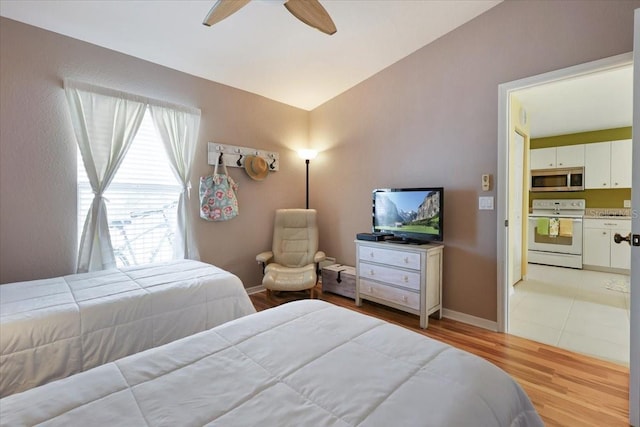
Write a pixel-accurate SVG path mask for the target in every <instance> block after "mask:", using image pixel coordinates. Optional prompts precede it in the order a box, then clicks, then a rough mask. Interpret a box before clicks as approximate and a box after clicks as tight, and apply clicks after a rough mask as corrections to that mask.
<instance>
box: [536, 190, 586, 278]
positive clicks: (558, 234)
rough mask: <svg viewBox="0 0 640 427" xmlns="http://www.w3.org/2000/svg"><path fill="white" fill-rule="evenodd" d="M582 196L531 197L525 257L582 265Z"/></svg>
mask: <svg viewBox="0 0 640 427" xmlns="http://www.w3.org/2000/svg"><path fill="white" fill-rule="evenodd" d="M583 216H584V200H534V201H533V211H532V213H531V214H530V215H529V227H528V229H529V233H528V236H527V238H528V249H529V250H528V260H529V262H532V263H536V264H546V265H557V266H562V267H571V268H582V238H583V224H582V220H583Z"/></svg>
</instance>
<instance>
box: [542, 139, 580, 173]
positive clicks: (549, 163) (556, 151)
mask: <svg viewBox="0 0 640 427" xmlns="http://www.w3.org/2000/svg"><path fill="white" fill-rule="evenodd" d="M584 155H585V145H584V144H579V145H566V146H562V147H551V148H537V149H534V150H531V157H530V162H531V169H558V168H573V167H581V166H584V165H585V157H584Z"/></svg>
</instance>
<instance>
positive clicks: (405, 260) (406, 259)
mask: <svg viewBox="0 0 640 427" xmlns="http://www.w3.org/2000/svg"><path fill="white" fill-rule="evenodd" d="M404 263H405V264H409V257H408V256H406V257H404Z"/></svg>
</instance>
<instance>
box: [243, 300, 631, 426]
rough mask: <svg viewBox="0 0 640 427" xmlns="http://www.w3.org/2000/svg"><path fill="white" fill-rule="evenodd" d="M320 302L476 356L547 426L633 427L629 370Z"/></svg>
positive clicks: (443, 324) (348, 303)
mask: <svg viewBox="0 0 640 427" xmlns="http://www.w3.org/2000/svg"><path fill="white" fill-rule="evenodd" d="M308 295H309V294H308V293H304V292H282V293H275V294H274V296H273V297H272V298H271V299H268V298H267V297H266V293H265V292H264V291H263V292H258V293H255V294H252V295H250V297H251V300H252V302H253V304H254V306H255V307H256V310H258V311H260V310H265V309H267V308H271V307H273V306H276V305H280V304H283V303H286V302H289V301H293V300H298V299H304V298H308V297H309V296H308ZM317 295H318V296H319V298H320V299H322V300H325V301H328V302H331V303H333V304H336V305H339V306H342V307H345V308H349V309H351V310H355V311H358V312H361V313H364V314H367V315H370V316H374V317H378V318H380V319H384V320H386V321H388V322H390V323H394V324H397V325H400V326H403V327H405V328H408V329H411V330H413V331H415V332H418V333H421V334H423V335H426V336H428V337H431V338H434V339H437V340H440V341H443V342H446V343H448V344H450V345H452V346H454V347H457V348H460V349H463V350H466V351H468V352H470V353H473V354H476V355H478V356H480V357H482V358H484V359H486V360H488V361H490V362H491V363H493V364H495V365H496V366H498V367H500V368H501V369H503V370H504V371H506V372H507V373H508V374H510V375H511V376H512V377H513V378H514V379H515V380H516V381H518V383H519V384H520V385H521V386H522V388H523V389H524V390H525V391H526V392H527V394H528V395H529V398H530V399H531V401H532V402H533V405H534V406H535V407H536V409H537V411H538V413H539V414H540V416H541V417H542V419H543V420H544V422H545V424H546V425H547V426H598V427H602V426H607V427H613V426H628V425H629V424H628V419H629V369H628V368H626V367H624V366H621V365H616V364H614V363H609V362H605V361H602V360H598V359H594V358H591V357H587V356H583V355H580V354H577V353H572V352H570V351H567V350H563V349H560V348H556V347H551V346H548V345H545V344H540V343H537V342H534V341H530V340H527V339H524V338H520V337H516V336H513V335H508V334H500V333H495V332H491V331H488V330H486V329H482V328H478V327H475V326H471V325H467V324H465V323H461V322H456V321H454V320H450V319H442V320H438V319H433V318H430V319H429V328H428V329H426V330H423V329H420V327H419V319H418V316H414V315H411V314H409V313H404V312H402V311H399V310H395V309H392V308H388V307H385V306H382V305H379V304H375V303H372V302H368V301H365V302H364V303H363V306H362V307H356V305H355V302H354V301H353V300H352V299H349V298H345V297H341V296H339V295H334V294H331V293H324V294H323V293H322V291H321V290H320V289H319V287H318V291H317Z"/></svg>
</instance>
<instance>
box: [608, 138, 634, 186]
mask: <svg viewBox="0 0 640 427" xmlns="http://www.w3.org/2000/svg"><path fill="white" fill-rule="evenodd" d="M632 167H633V165H632V161H631V140H630V139H623V140H621V141H613V142H612V143H611V188H631V169H632Z"/></svg>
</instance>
